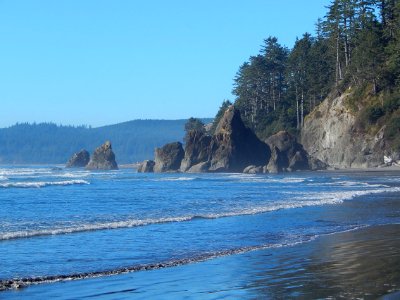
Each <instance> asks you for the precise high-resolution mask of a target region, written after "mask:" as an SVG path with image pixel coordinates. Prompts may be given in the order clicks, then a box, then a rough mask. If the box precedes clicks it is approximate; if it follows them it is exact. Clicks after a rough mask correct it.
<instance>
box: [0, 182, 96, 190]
mask: <svg viewBox="0 0 400 300" xmlns="http://www.w3.org/2000/svg"><path fill="white" fill-rule="evenodd" d="M74 184H90V183H89V182H88V181H86V180H64V181H23V182H6V183H0V188H42V187H46V186H54V185H56V186H57V185H58V186H64V185H74Z"/></svg>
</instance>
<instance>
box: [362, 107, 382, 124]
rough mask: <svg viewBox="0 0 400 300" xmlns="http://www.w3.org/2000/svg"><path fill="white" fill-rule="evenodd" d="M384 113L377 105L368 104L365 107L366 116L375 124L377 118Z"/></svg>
mask: <svg viewBox="0 0 400 300" xmlns="http://www.w3.org/2000/svg"><path fill="white" fill-rule="evenodd" d="M384 114H385V111H384V110H383V108H382V107H379V106H370V107H368V108H367V109H366V116H367V118H368V122H369V123H370V124H375V123H376V121H378V119H379V118H380V117H382V116H383V115H384Z"/></svg>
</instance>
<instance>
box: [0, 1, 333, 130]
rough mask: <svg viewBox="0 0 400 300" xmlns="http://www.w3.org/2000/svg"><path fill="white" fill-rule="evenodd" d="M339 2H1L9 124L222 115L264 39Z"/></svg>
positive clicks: (1, 108) (0, 63) (297, 30)
mask: <svg viewBox="0 0 400 300" xmlns="http://www.w3.org/2000/svg"><path fill="white" fill-rule="evenodd" d="M329 2H330V1H329V0H307V1H301V0H246V1H245V0H240V1H239V0H230V1H228V0H224V1H222V0H197V1H195V0H192V1H191V0H146V1H145V0H142V1H135V0H108V1H105V0H57V1H54V0H35V1H31V0H25V1H23V0H0V104H1V105H0V127H6V126H10V125H12V124H14V123H16V122H55V123H57V124H66V125H67V124H71V125H82V124H86V125H92V126H101V125H106V124H114V123H118V122H123V121H128V120H132V119H155V118H156V119H178V118H188V117H191V116H194V117H213V116H214V115H215V113H216V111H217V109H218V107H219V106H220V104H221V102H222V101H223V100H224V99H230V100H231V101H233V100H234V97H233V96H232V94H231V91H232V84H233V78H234V76H235V74H236V72H237V70H238V68H239V66H240V65H241V64H242V63H243V62H244V61H246V60H247V59H248V58H249V56H250V55H255V54H257V53H258V51H259V49H260V46H261V44H262V43H263V40H264V39H265V38H267V37H268V36H270V35H273V36H277V37H278V40H279V42H280V43H282V44H283V45H286V46H288V47H292V46H293V44H294V41H295V39H296V37H300V36H301V35H302V34H303V33H304V32H306V31H307V32H311V33H314V24H315V22H316V20H317V18H318V17H323V16H324V15H325V13H326V8H325V6H326V5H328V3H329Z"/></svg>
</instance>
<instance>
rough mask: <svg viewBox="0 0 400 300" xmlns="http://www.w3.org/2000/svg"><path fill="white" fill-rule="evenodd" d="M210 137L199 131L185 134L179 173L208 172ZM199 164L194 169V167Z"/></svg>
mask: <svg viewBox="0 0 400 300" xmlns="http://www.w3.org/2000/svg"><path fill="white" fill-rule="evenodd" d="M211 139H212V137H211V136H210V135H208V134H206V133H205V132H202V131H199V130H191V131H189V132H188V133H187V134H186V138H185V140H186V145H185V156H184V158H183V160H182V163H181V166H180V171H181V172H186V171H188V170H190V169H191V172H195V170H206V169H207V170H208V167H209V164H208V165H207V164H205V162H208V161H209V160H210V157H211V149H210V143H211ZM198 164H201V165H199V166H197V167H196V168H194V166H196V165H198Z"/></svg>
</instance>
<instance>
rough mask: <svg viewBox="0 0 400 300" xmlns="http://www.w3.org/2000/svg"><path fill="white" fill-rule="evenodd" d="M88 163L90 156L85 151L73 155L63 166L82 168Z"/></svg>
mask: <svg viewBox="0 0 400 300" xmlns="http://www.w3.org/2000/svg"><path fill="white" fill-rule="evenodd" d="M89 161H90V154H89V152H88V151H86V150H85V149H82V150H81V151H79V152H77V153H74V155H72V157H71V158H70V159H69V160H68V162H67V164H66V165H65V167H66V168H84V167H86V165H87V164H88V163H89Z"/></svg>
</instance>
